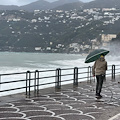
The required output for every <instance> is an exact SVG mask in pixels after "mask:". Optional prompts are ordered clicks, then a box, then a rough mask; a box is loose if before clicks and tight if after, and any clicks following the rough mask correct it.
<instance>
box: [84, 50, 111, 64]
mask: <svg viewBox="0 0 120 120" xmlns="http://www.w3.org/2000/svg"><path fill="white" fill-rule="evenodd" d="M108 53H109V51H108V50H104V49H96V50H94V51H92V52H91V53H90V54H89V55H88V56H87V57H86V60H85V63H90V62H93V61H96V60H97V59H98V58H100V55H104V56H105V55H107V54H108Z"/></svg>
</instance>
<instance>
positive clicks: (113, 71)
mask: <svg viewBox="0 0 120 120" xmlns="http://www.w3.org/2000/svg"><path fill="white" fill-rule="evenodd" d="M112 80H115V65H112Z"/></svg>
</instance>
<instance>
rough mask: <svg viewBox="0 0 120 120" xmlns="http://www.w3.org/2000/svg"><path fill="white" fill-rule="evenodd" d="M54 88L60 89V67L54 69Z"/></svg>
mask: <svg viewBox="0 0 120 120" xmlns="http://www.w3.org/2000/svg"><path fill="white" fill-rule="evenodd" d="M55 89H61V69H60V68H58V69H56V82H55Z"/></svg>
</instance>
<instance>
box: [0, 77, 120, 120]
mask: <svg viewBox="0 0 120 120" xmlns="http://www.w3.org/2000/svg"><path fill="white" fill-rule="evenodd" d="M118 80H119V78H117V80H116V81H113V82H112V81H111V80H110V79H108V80H106V81H105V82H104V85H103V89H102V93H101V94H102V96H103V98H102V99H100V100H97V99H96V98H95V84H96V83H95V82H92V83H87V82H81V83H79V85H78V87H73V86H72V85H65V86H63V87H62V88H61V90H59V91H55V90H54V88H48V89H44V90H40V94H39V96H38V97H34V96H32V97H30V98H25V95H24V94H23V93H22V94H16V95H11V96H5V97H0V101H1V102H0V120H120V114H119V112H120V83H118Z"/></svg>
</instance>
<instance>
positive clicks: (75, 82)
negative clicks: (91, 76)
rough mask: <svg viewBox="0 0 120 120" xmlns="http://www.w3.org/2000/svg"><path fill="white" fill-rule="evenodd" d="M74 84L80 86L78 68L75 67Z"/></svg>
mask: <svg viewBox="0 0 120 120" xmlns="http://www.w3.org/2000/svg"><path fill="white" fill-rule="evenodd" d="M73 85H74V86H78V68H77V67H75V68H74V81H73Z"/></svg>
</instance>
